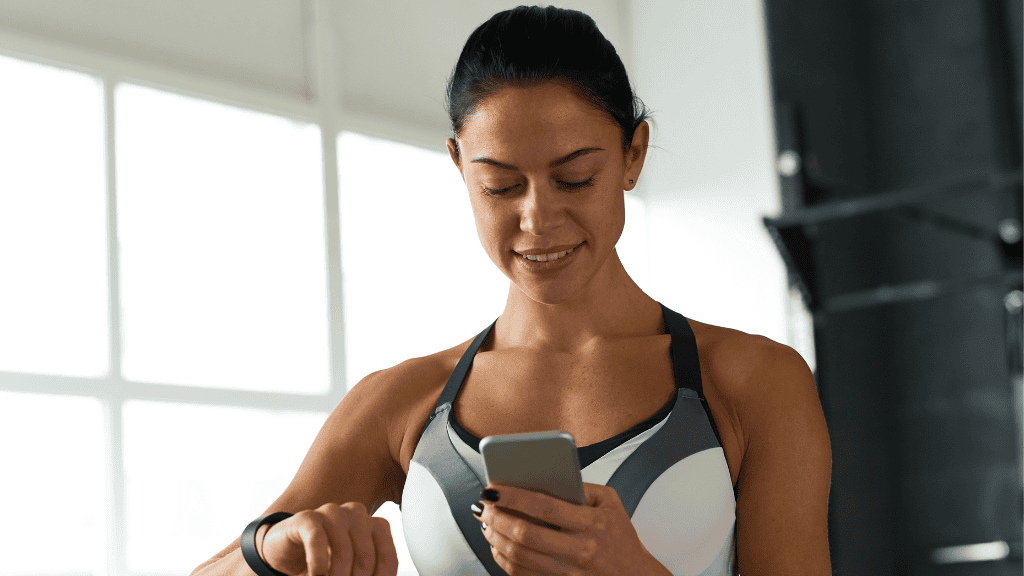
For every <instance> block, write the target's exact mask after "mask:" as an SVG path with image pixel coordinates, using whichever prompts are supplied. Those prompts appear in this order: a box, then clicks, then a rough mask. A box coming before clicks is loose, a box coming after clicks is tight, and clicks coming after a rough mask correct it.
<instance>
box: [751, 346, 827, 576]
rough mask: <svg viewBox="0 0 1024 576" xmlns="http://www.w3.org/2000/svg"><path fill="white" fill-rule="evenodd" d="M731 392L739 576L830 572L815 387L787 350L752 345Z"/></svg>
mask: <svg viewBox="0 0 1024 576" xmlns="http://www.w3.org/2000/svg"><path fill="white" fill-rule="evenodd" d="M757 346H758V348H759V349H758V351H757V353H756V355H755V358H757V359H758V361H757V363H756V368H755V369H754V370H752V371H751V372H750V373H749V377H747V378H744V379H743V381H742V382H741V383H740V384H739V386H738V387H737V388H736V389H734V390H733V394H732V395H733V396H734V398H733V403H734V406H736V410H737V415H738V417H739V421H740V425H741V428H742V430H743V436H744V437H745V438H746V439H747V445H746V447H745V452H744V455H743V463H742V465H741V468H740V476H739V479H738V481H737V501H736V530H737V532H736V554H737V567H738V570H739V573H741V574H743V576H758V575H769V574H789V575H793V576H801V575H805V576H830V575H831V574H832V570H831V562H830V559H829V547H828V495H829V486H830V483H831V472H832V450H831V444H830V441H829V435H828V428H827V427H826V423H825V416H824V413H823V412H822V409H821V401H820V399H819V397H818V391H817V387H816V385H815V382H814V377H813V375H812V374H811V371H810V369H809V368H808V367H807V364H806V363H805V362H804V360H803V358H802V357H801V356H800V355H799V354H798V353H797V352H796V351H795V350H793V349H792V348H790V347H788V346H784V345H781V344H777V343H775V342H771V341H768V343H761V344H758V345H757Z"/></svg>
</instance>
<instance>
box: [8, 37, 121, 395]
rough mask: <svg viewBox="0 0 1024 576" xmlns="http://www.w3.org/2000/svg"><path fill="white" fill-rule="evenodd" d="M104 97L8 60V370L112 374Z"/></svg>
mask: <svg viewBox="0 0 1024 576" xmlns="http://www.w3.org/2000/svg"><path fill="white" fill-rule="evenodd" d="M103 127H104V120H103V90H102V87H101V85H100V83H99V82H98V81H97V79H95V78H93V77H91V76H87V75H85V74H80V73H77V72H69V71H66V70H61V69H59V68H51V67H49V66H42V65H39V64H34V63H30V62H25V61H22V60H16V59H13V58H7V57H3V56H0V278H2V280H0V371H12V372H33V373H50V374H66V375H74V376H101V375H103V374H105V373H106V372H107V370H108V365H109V356H108V352H107V349H108V339H109V335H108V334H109V332H108V328H109V322H108V314H107V311H108V306H107V247H106V246H107V245H106V241H107V233H106V178H105V173H106V172H105V164H104V128H103Z"/></svg>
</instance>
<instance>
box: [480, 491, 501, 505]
mask: <svg viewBox="0 0 1024 576" xmlns="http://www.w3.org/2000/svg"><path fill="white" fill-rule="evenodd" d="M480 496H482V497H483V499H484V500H487V501H488V502H497V501H498V498H500V497H501V494H498V491H497V490H495V489H494V488H484V490H483V492H481V493H480Z"/></svg>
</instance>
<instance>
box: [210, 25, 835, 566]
mask: <svg viewBox="0 0 1024 576" xmlns="http://www.w3.org/2000/svg"><path fill="white" fill-rule="evenodd" d="M448 108H449V113H450V116H451V121H452V128H453V132H454V138H451V139H449V140H448V151H449V154H450V155H451V158H452V161H453V162H454V164H455V166H456V167H457V168H458V170H459V172H460V173H461V175H462V177H463V180H464V181H465V183H466V186H467V189H468V190H469V195H470V202H471V204H472V207H473V213H474V218H475V220H476V225H477V231H478V234H479V237H480V241H481V242H482V244H483V247H484V249H485V251H486V252H487V254H488V256H489V257H490V258H491V260H492V261H493V262H494V264H495V265H496V266H497V267H498V268H499V269H500V270H501V271H502V272H503V273H504V274H505V275H506V276H507V277H508V278H509V280H510V281H511V283H510V286H509V294H508V300H507V303H506V307H505V310H504V312H503V313H502V314H501V316H500V317H499V318H498V319H497V320H495V322H494V323H493V324H491V325H490V326H488V327H487V328H486V329H485V330H484V331H483V332H481V333H480V334H478V335H476V336H475V337H474V338H472V339H470V340H467V341H466V342H463V343H462V344H460V345H458V346H456V347H454V348H452V349H449V350H445V351H442V352H438V353H436V354H434V355H431V356H428V357H424V358H415V359H412V360H408V361H406V362H403V363H402V364H400V365H398V366H395V367H393V368H389V369H387V370H382V371H380V372H376V373H373V374H370V375H369V376H367V377H366V378H364V379H363V380H362V381H360V382H359V383H358V384H357V385H356V386H355V387H354V388H353V389H352V390H351V391H350V392H349V393H348V394H347V395H346V396H345V398H344V399H343V400H342V402H341V403H340V404H339V405H338V407H337V408H336V409H335V410H334V412H333V413H332V414H331V416H330V417H329V418H328V420H327V422H326V423H325V424H324V427H323V429H322V430H321V432H320V434H319V435H318V436H317V438H316V440H315V441H314V443H313V446H312V448H311V449H310V451H309V454H308V455H307V456H306V459H305V460H304V461H303V463H302V466H301V467H300V469H299V471H298V473H297V474H296V476H295V479H294V480H293V481H292V483H291V484H290V485H289V486H288V488H287V489H286V490H285V492H284V493H283V494H282V495H281V496H280V498H278V499H277V500H276V501H275V502H274V503H273V504H272V505H271V506H270V507H269V508H268V513H269V512H277V513H280V514H276V515H271V516H270V517H269V518H267V517H264V518H263V519H262V521H261V519H257V521H254V522H253V523H252V524H250V526H249V528H247V530H246V533H245V534H243V536H242V538H241V540H242V541H244V542H246V544H245V548H246V552H245V553H244V554H243V552H241V551H240V548H239V541H238V540H236V541H235V542H234V543H233V544H231V545H230V546H228V547H227V548H226V549H224V550H223V551H222V552H221V553H220V554H218V555H217V556H215V557H214V558H213V559H211V560H210V561H208V562H206V563H205V564H203V565H202V566H200V567H199V568H197V570H196V572H195V574H201V575H203V576H207V575H211V576H212V575H216V574H251V572H252V570H255V571H256V572H257V573H260V574H265V575H270V574H279V573H284V574H289V575H294V576H298V575H300V574H305V575H307V576H321V575H330V576H347V575H349V574H358V575H371V574H372V575H383V574H392V575H393V574H395V573H396V570H397V564H398V561H397V557H396V553H395V548H394V544H393V541H392V538H391V533H390V529H389V526H388V523H387V521H386V520H384V519H382V518H373V517H371V516H370V515H371V514H372V513H373V512H374V511H375V510H376V509H377V508H378V507H379V506H380V505H381V504H383V503H384V502H386V501H394V502H397V503H399V504H400V505H401V506H402V515H403V524H404V526H405V533H406V539H407V541H408V543H409V548H410V552H411V554H412V557H413V560H414V563H415V564H416V567H417V568H418V569H419V571H420V574H422V575H423V576H428V575H433V574H501V573H502V571H504V572H507V573H508V574H513V575H519V574H601V575H622V574H633V575H646V574H651V575H653V574H709V575H710V574H714V575H716V576H717V575H724V574H734V573H736V572H737V570H738V571H740V572H742V573H743V574H744V576H755V575H758V574H765V575H767V574H773V575H774V574H789V575H804V574H806V575H815V576H826V575H828V574H830V573H831V569H830V562H829V551H828V540H827V526H826V525H827V514H826V509H827V502H828V490H829V479H830V469H831V451H830V447H829V438H828V431H827V429H826V426H825V420H824V416H823V414H822V411H821V406H820V403H819V399H818V396H817V390H816V387H815V383H814V380H813V377H812V375H811V373H810V371H809V370H808V368H807V365H806V364H805V363H804V362H803V360H802V359H801V358H800V356H799V355H798V354H797V353H796V352H794V351H793V350H792V349H791V348H789V347H787V346H784V345H781V344H777V343H775V342H772V341H771V340H768V339H767V338H764V337H761V336H752V335H748V334H745V333H742V332H739V331H736V330H730V329H728V328H721V327H717V326H711V325H708V324H703V323H700V322H696V321H694V320H688V319H686V318H684V317H683V316H681V315H679V314H677V313H676V312H674V311H671V310H669V309H667V308H665V307H663V306H662V305H661V304H659V303H658V302H657V301H655V300H653V299H652V298H650V297H649V296H647V295H646V294H644V293H643V291H642V290H641V289H640V288H639V287H638V286H637V285H636V284H635V283H634V282H633V281H632V280H631V279H630V277H629V275H628V274H627V273H626V271H625V269H624V268H623V266H622V263H621V262H620V261H619V258H618V255H617V254H616V252H615V243H616V242H617V241H618V239H619V236H620V234H621V233H622V229H623V225H624V214H625V212H624V203H623V191H624V190H629V189H632V188H633V187H634V186H635V185H636V182H637V180H638V179H639V177H640V172H641V169H642V168H643V164H644V158H645V155H646V150H647V145H648V138H649V134H650V129H649V126H648V124H647V122H646V121H645V118H646V117H647V116H646V114H645V113H644V112H643V111H642V108H643V107H642V104H639V102H638V101H637V100H636V98H635V97H634V95H633V92H632V89H631V88H630V85H629V81H628V79H627V77H626V72H625V69H624V67H623V65H622V62H621V61H620V59H619V57H618V56H617V54H616V53H615V49H614V48H613V47H612V46H611V44H610V43H609V42H608V41H607V40H606V39H605V38H604V37H603V36H602V35H601V33H600V32H599V31H598V29H597V27H596V25H595V24H594V21H593V20H592V19H591V18H590V17H588V16H586V15H585V14H582V13H580V12H574V11H568V10H560V9H557V8H551V7H549V8H537V7H523V6H521V7H519V8H517V9H515V10H510V11H506V12H501V13H499V14H497V15H495V16H494V17H492V18H491V19H490V20H489V21H487V22H486V23H484V24H483V25H481V26H480V27H479V28H478V29H477V30H476V31H475V32H474V33H473V34H472V35H471V36H470V38H469V40H468V41H467V43H466V45H465V48H464V49H463V52H462V55H461V56H460V58H459V61H458V64H457V65H456V68H455V72H454V74H453V76H452V79H451V81H450V82H449V86H448ZM637 108H640V109H641V110H640V111H638V110H637ZM427 249H428V250H429V245H427ZM706 249H714V248H713V247H709V248H706ZM430 257H434V258H437V260H438V263H439V265H442V266H443V265H446V264H445V262H444V259H445V255H444V254H435V255H430ZM453 269H454V268H453ZM694 281H712V282H713V281H714V279H698V278H695V279H694ZM540 430H565V431H568V432H570V433H571V434H572V435H573V437H574V438H575V440H576V443H577V445H578V446H580V449H579V453H580V460H581V466H582V467H583V470H582V473H583V478H584V481H585V485H584V488H585V492H586V496H587V503H586V505H584V506H577V505H574V504H570V503H566V502H563V501H561V500H557V499H555V498H552V497H549V496H546V495H544V494H540V493H536V492H531V491H528V490H521V489H516V488H512V487H509V486H497V485H492V486H486V487H485V486H483V484H482V481H481V478H483V472H482V460H481V458H480V455H479V450H478V446H477V444H478V442H479V439H480V438H482V437H484V436H488V435H493V434H511V433H519V432H530V431H540ZM634 454H635V455H636V456H634V457H633V458H630V456H631V455H634ZM481 488H486V489H484V490H483V491H482V492H481V491H480V489H481ZM474 500H477V501H475V502H474ZM478 530H479V531H478ZM250 567H252V568H250Z"/></svg>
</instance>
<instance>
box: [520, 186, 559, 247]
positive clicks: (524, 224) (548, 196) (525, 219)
mask: <svg viewBox="0 0 1024 576" xmlns="http://www.w3.org/2000/svg"><path fill="white" fill-rule="evenodd" d="M563 203H564V202H563V200H562V199H561V198H559V197H558V191H557V190H554V189H552V187H551V185H550V184H548V183H544V184H536V183H534V184H531V185H530V186H529V187H528V189H527V193H526V194H525V195H524V196H523V203H522V208H521V212H520V216H519V228H520V229H521V230H522V231H524V232H529V233H530V234H532V235H534V236H544V235H545V234H548V233H549V232H551V231H553V230H556V229H558V227H560V226H561V225H562V223H563V222H565V206H564V205H563Z"/></svg>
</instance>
